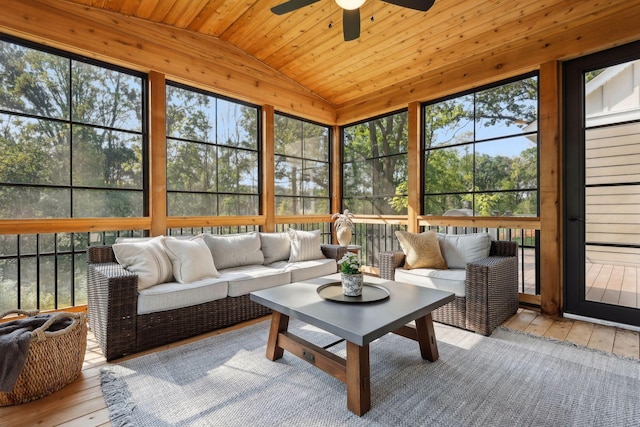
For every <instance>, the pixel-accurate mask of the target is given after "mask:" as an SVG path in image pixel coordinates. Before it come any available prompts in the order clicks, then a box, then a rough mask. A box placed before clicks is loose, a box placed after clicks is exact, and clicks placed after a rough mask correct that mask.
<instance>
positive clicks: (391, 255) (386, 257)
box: [378, 251, 404, 280]
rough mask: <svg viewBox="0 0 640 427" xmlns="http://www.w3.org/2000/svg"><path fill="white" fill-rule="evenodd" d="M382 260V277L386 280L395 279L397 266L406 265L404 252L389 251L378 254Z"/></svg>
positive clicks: (380, 260) (379, 259)
mask: <svg viewBox="0 0 640 427" xmlns="http://www.w3.org/2000/svg"><path fill="white" fill-rule="evenodd" d="M378 261H379V262H380V277H381V278H382V279H385V280H394V278H395V275H396V268H398V267H401V266H402V265H404V252H402V251H387V252H380V253H379V254H378Z"/></svg>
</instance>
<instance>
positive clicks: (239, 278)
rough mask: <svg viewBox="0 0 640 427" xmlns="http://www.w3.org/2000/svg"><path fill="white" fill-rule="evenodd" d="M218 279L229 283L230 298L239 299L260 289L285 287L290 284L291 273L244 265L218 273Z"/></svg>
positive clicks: (261, 266)
mask: <svg viewBox="0 0 640 427" xmlns="http://www.w3.org/2000/svg"><path fill="white" fill-rule="evenodd" d="M220 274H221V275H220V279H224V280H227V281H228V282H229V290H228V294H229V296H230V297H239V296H241V295H245V294H248V293H250V292H253V291H258V290H260V289H267V288H272V287H274V286H280V285H286V284H287V283H290V282H291V273H289V272H288V271H285V270H281V269H277V268H272V267H267V266H264V265H244V266H242V267H233V268H227V269H225V270H221V271H220Z"/></svg>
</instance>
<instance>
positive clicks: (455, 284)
mask: <svg viewBox="0 0 640 427" xmlns="http://www.w3.org/2000/svg"><path fill="white" fill-rule="evenodd" d="M466 276H467V275H466V271H465V270H464V269H461V268H453V269H448V270H437V269H435V268H418V269H414V270H404V269H402V268H398V269H397V270H396V275H395V280H396V281H398V282H403V283H410V284H412V285H418V286H424V287H426V288H431V289H440V290H441V291H447V292H453V293H454V294H456V296H457V297H464V296H465V295H466V287H465V279H466Z"/></svg>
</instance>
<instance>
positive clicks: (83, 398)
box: [0, 309, 640, 427]
mask: <svg viewBox="0 0 640 427" xmlns="http://www.w3.org/2000/svg"><path fill="white" fill-rule="evenodd" d="M268 319H269V317H268V316H267V317H263V318H261V319H256V320H252V321H249V322H245V323H243V324H241V325H237V326H234V327H231V328H227V329H223V330H219V331H214V332H211V333H208V334H204V335H200V336H198V337H194V338H190V339H188V340H184V341H181V342H179V343H174V344H170V345H167V346H163V347H160V348H157V349H153V350H149V351H146V352H143V353H140V354H137V355H136V356H135V357H137V356H140V355H142V354H147V353H151V352H153V351H161V350H165V349H167V348H171V347H175V346H178V345H181V344H186V343H188V342H193V341H197V340H200V339H203V338H206V337H210V336H213V335H218V334H220V333H223V332H226V331H228V330H232V329H238V328H241V327H244V326H247V325H250V324H254V323H258V322H262V321H267V320H268ZM505 326H507V327H509V328H511V329H514V330H518V331H524V332H527V333H531V334H534V335H539V336H545V337H550V338H555V339H558V340H562V341H570V342H573V343H575V344H579V345H582V346H587V347H590V348H594V349H598V350H602V351H606V352H609V353H614V354H617V355H620V356H624V357H631V358H636V359H639V360H640V334H639V333H638V332H632V331H628V330H623V329H618V328H613V327H607V326H601V325H595V324H593V323H587V322H582V321H577V320H568V319H556V318H550V317H546V316H543V315H540V314H539V313H537V312H536V311H533V310H529V309H520V310H518V313H517V314H515V315H514V316H513V317H512V318H511V319H509V320H508V321H507V322H505ZM132 357H134V356H129V357H126V358H122V359H119V360H118V362H121V361H124V360H127V359H129V358H132ZM105 364H107V362H106V361H105V359H104V357H103V356H102V352H101V351H100V349H99V347H98V345H97V343H96V342H95V340H94V338H93V335H92V334H91V333H89V337H88V343H87V351H86V356H85V361H84V365H83V369H82V374H81V375H80V377H79V378H78V379H77V380H75V381H74V382H72V383H71V384H69V385H68V386H66V387H65V388H63V389H62V390H60V391H58V392H56V393H53V394H51V395H49V396H46V397H44V398H42V399H39V400H36V401H33V402H29V403H26V404H23V405H17V406H9V407H4V408H0V426H2V427H22V426H24V427H27V426H28V427H31V426H43V427H49V426H79V427H88V426H111V422H110V421H109V413H108V411H107V408H106V406H105V402H104V399H103V397H102V391H101V389H100V381H99V378H98V373H99V370H100V367H101V366H103V365H105Z"/></svg>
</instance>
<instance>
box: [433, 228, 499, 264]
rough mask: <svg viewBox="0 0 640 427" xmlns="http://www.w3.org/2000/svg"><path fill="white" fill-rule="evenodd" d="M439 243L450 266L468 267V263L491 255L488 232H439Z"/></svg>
mask: <svg viewBox="0 0 640 427" xmlns="http://www.w3.org/2000/svg"><path fill="white" fill-rule="evenodd" d="M438 243H439V244H440V250H441V252H442V256H443V257H444V259H445V261H446V263H447V266H448V267H449V268H466V266H467V264H469V263H471V262H475V261H478V260H481V259H483V258H486V257H488V256H489V251H490V249H491V236H490V235H489V234H488V233H475V234H440V233H438Z"/></svg>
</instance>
